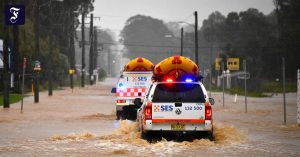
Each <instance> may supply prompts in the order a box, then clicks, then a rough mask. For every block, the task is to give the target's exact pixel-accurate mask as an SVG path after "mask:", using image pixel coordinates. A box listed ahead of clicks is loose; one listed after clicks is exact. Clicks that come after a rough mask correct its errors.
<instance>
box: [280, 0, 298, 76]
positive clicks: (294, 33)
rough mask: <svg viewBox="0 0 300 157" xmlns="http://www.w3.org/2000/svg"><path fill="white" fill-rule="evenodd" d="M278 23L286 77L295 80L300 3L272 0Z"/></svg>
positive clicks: (294, 0)
mask: <svg viewBox="0 0 300 157" xmlns="http://www.w3.org/2000/svg"><path fill="white" fill-rule="evenodd" d="M274 4H275V6H276V15H277V19H278V23H279V34H280V36H279V43H280V44H279V45H278V46H279V47H280V51H281V52H280V54H281V57H285V58H286V76H287V78H289V79H291V80H295V78H296V71H297V69H300V64H299V63H300V53H299V52H300V46H299V40H300V22H299V21H300V16H299V14H300V1H298V0H274Z"/></svg>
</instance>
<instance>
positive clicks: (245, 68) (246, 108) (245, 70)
mask: <svg viewBox="0 0 300 157" xmlns="http://www.w3.org/2000/svg"><path fill="white" fill-rule="evenodd" d="M243 64H244V73H245V78H244V79H245V112H246V113H247V110H248V107H247V105H248V104H247V61H246V60H243Z"/></svg>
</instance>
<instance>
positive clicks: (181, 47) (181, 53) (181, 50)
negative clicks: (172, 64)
mask: <svg viewBox="0 0 300 157" xmlns="http://www.w3.org/2000/svg"><path fill="white" fill-rule="evenodd" d="M180 40H181V44H180V56H182V55H183V27H181V38H180Z"/></svg>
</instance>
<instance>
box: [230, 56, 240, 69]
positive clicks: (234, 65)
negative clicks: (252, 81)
mask: <svg viewBox="0 0 300 157" xmlns="http://www.w3.org/2000/svg"><path fill="white" fill-rule="evenodd" d="M227 69H228V70H240V59H239V58H227Z"/></svg>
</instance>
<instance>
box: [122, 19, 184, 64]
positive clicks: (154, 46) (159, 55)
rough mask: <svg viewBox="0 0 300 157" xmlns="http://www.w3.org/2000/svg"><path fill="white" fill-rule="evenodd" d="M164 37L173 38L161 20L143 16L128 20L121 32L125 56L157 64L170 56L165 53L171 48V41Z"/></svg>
mask: <svg viewBox="0 0 300 157" xmlns="http://www.w3.org/2000/svg"><path fill="white" fill-rule="evenodd" d="M166 35H172V36H173V34H172V32H171V31H170V30H169V29H168V28H167V27H166V25H165V24H164V23H163V21H162V20H158V19H154V18H152V17H150V16H144V15H136V16H133V17H131V18H129V19H128V20H127V21H126V23H125V27H124V28H123V30H122V32H121V37H122V42H123V44H124V45H125V47H126V49H127V53H126V56H129V58H134V57H138V56H141V57H146V58H148V59H150V60H151V61H153V62H159V61H160V60H161V59H163V58H165V57H167V56H169V55H170V53H167V51H170V50H172V47H173V46H172V45H171V44H172V40H171V39H170V38H166V37H165V36H166ZM179 47H180V46H179Z"/></svg>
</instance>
